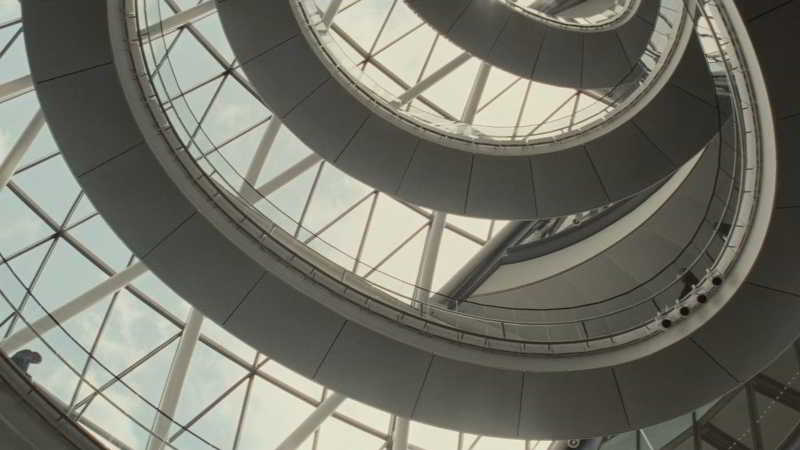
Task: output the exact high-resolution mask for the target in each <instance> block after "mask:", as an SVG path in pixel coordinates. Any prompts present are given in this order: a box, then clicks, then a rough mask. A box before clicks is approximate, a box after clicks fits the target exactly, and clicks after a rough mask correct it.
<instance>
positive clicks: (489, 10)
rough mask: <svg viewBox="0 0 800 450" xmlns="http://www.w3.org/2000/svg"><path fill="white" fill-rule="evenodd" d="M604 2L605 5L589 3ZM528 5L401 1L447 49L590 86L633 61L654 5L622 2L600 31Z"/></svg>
mask: <svg viewBox="0 0 800 450" xmlns="http://www.w3.org/2000/svg"><path fill="white" fill-rule="evenodd" d="M589 1H590V2H596V3H605V4H608V3H609V2H608V1H607V0H589ZM526 2H527V3H532V2H531V1H529V0H518V1H516V2H513V0H455V1H446V2H443V1H438V0H406V4H408V6H409V7H410V8H411V9H412V10H414V11H415V12H416V13H417V15H419V16H420V18H422V20H424V21H425V22H426V23H427V24H428V25H430V26H431V27H433V28H434V29H435V30H436V31H438V32H439V33H440V34H442V35H443V36H445V37H447V38H448V39H450V40H451V41H452V42H453V43H454V44H456V45H458V46H459V47H461V48H463V49H464V50H465V51H467V52H469V53H471V54H472V55H474V56H476V57H478V58H480V59H482V60H484V61H486V62H487V63H489V64H491V65H493V66H495V67H498V68H500V69H503V70H505V71H507V72H510V73H512V74H514V75H517V76H520V77H523V78H529V79H533V80H535V81H539V82H542V83H547V84H552V85H556V86H563V87H570V88H577V89H597V88H611V87H614V86H616V85H617V84H619V83H620V82H621V81H622V80H623V79H624V78H625V77H626V76H627V75H628V73H629V72H630V71H631V70H633V69H634V68H635V67H636V65H637V64H638V63H639V60H641V58H642V56H643V55H644V52H645V50H646V49H647V46H648V44H649V43H650V40H651V37H652V34H653V32H654V30H655V27H656V19H657V16H658V12H659V9H660V8H661V3H662V2H661V0H641V1H629V2H627V3H628V8H630V9H632V10H631V11H627V10H626V11H625V12H624V13H622V14H621V15H620V18H619V19H618V20H617V21H615V22H612V23H611V24H607V25H603V26H589V25H573V26H568V25H565V24H564V23H561V22H559V21H558V20H556V19H555V18H548V17H546V16H545V15H542V16H537V14H536V13H534V12H532V11H531V10H526V8H525V6H524V5H525V4H526Z"/></svg>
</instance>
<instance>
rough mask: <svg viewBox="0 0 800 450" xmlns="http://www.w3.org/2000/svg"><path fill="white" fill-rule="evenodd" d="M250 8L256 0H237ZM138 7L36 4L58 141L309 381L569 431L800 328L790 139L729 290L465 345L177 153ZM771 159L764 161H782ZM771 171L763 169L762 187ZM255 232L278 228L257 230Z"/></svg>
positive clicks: (86, 179) (609, 422) (486, 426)
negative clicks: (156, 113)
mask: <svg viewBox="0 0 800 450" xmlns="http://www.w3.org/2000/svg"><path fill="white" fill-rule="evenodd" d="M260 3H262V4H267V3H269V4H278V3H281V2H260ZM241 4H247V3H245V2H239V1H233V0H232V1H228V2H225V3H224V5H226V8H227V7H229V6H231V5H241ZM108 5H111V6H112V7H110V8H107V6H108ZM220 6H223V4H220ZM129 12H130V11H127V10H125V9H124V8H123V4H122V3H121V2H120V1H108V2H99V1H96V0H73V1H70V2H57V1H55V2H54V1H49V0H27V1H26V2H24V3H23V19H24V22H25V23H24V25H25V30H26V32H25V39H26V45H27V48H28V52H29V57H30V65H31V69H32V74H33V78H34V80H35V83H36V88H37V94H38V95H39V98H40V102H41V105H42V110H43V111H44V114H45V116H46V118H47V120H48V123H49V125H50V128H51V130H52V133H53V136H54V138H55V139H56V142H57V143H58V144H59V147H60V148H61V150H62V152H63V155H64V157H65V159H66V160H67V161H68V163H69V164H70V167H71V169H72V170H73V172H74V173H75V174H76V176H77V178H78V180H79V182H80V183H81V185H82V186H83V187H84V189H85V190H86V192H87V195H88V196H89V197H90V199H91V200H92V202H93V203H94V205H95V206H96V208H97V210H98V211H100V212H101V214H102V215H103V217H104V218H105V220H106V221H108V223H109V224H110V225H111V226H112V228H114V230H115V231H116V232H117V233H118V234H119V236H120V237H121V238H122V239H123V240H124V241H125V242H126V243H127V245H128V246H129V247H130V248H131V249H132V250H133V251H134V252H135V253H136V254H137V255H138V256H139V257H140V258H141V259H142V260H143V261H144V262H145V263H146V264H147V265H148V267H149V268H150V269H151V270H152V271H153V272H155V273H156V274H157V275H158V276H159V277H160V278H161V279H163V280H164V281H165V282H166V283H167V284H169V285H170V286H171V287H172V288H173V289H174V290H175V291H176V292H177V293H178V294H180V295H181V296H182V297H183V298H185V299H186V300H187V301H189V302H191V303H192V304H194V305H195V306H196V307H197V308H199V309H200V310H201V311H203V313H204V314H206V315H207V316H208V317H209V318H211V319H212V320H214V321H216V322H217V323H219V324H221V325H223V326H224V327H225V328H226V329H227V330H229V331H230V332H232V333H234V334H235V335H237V336H238V337H240V338H241V339H243V340H245V341H246V342H248V343H250V344H251V345H253V346H254V347H255V348H257V349H259V350H260V351H262V352H264V353H265V354H268V355H270V356H271V357H272V358H274V359H275V360H277V361H279V362H280V363H282V364H284V365H286V366H287V367H289V368H290V369H292V370H294V371H296V372H298V373H300V374H303V375H305V376H307V377H309V378H312V379H314V380H315V381H317V382H319V383H322V384H324V385H326V386H329V387H330V388H332V389H334V390H336V391H338V392H341V393H344V394H346V395H348V396H351V397H353V398H355V399H357V400H360V401H363V402H366V403H368V404H371V405H374V406H376V407H379V408H382V409H384V410H387V411H390V412H391V413H394V414H397V415H400V416H403V417H410V418H413V419H415V420H420V421H423V422H427V423H432V424H436V425H439V426H444V427H450V428H456V429H460V430H463V431H465V432H471V433H478V434H488V435H498V436H519V437H526V438H544V439H546V438H556V439H564V438H575V437H586V436H597V435H604V434H610V433H615V432H620V431H624V430H629V429H633V428H637V427H643V426H647V425H650V424H654V423H658V422H661V421H664V420H667V419H669V418H672V417H674V416H676V415H678V414H681V413H683V412H685V411H687V410H689V409H692V408H694V407H696V406H697V405H698V404H699V403H703V402H707V401H710V400H712V399H713V398H716V397H718V396H719V395H720V394H722V393H724V392H726V391H728V390H730V389H732V388H734V387H735V386H736V385H738V384H740V383H742V382H744V381H745V380H747V379H748V378H749V377H750V376H752V375H753V374H755V373H756V372H757V371H758V370H759V369H761V368H762V367H764V366H765V365H766V364H767V363H768V362H769V361H770V360H772V359H773V358H774V357H775V356H776V355H778V354H779V352H780V351H781V350H783V348H785V347H786V346H787V345H788V344H789V343H791V342H792V340H793V339H794V338H795V337H796V336H797V333H798V331H797V326H796V324H797V323H798V320H800V302H798V299H797V297H798V295H800V286H798V279H797V277H795V276H794V273H795V272H796V271H794V270H791V269H792V268H793V267H796V266H797V262H798V258H797V255H798V254H800V241H798V240H796V239H794V236H795V234H796V230H797V228H798V225H800V214H798V213H797V211H798V210H796V209H794V208H792V207H791V206H792V205H795V206H796V205H797V204H798V202H797V192H800V189H797V186H796V184H795V183H797V182H798V181H797V180H798V179H800V176H797V175H800V174H796V173H794V171H797V170H798V167H800V166H798V165H797V164H791V162H792V159H791V158H793V156H791V155H793V154H794V153H791V152H789V151H788V149H786V150H783V149H781V150H780V151H779V158H780V159H779V161H778V162H779V164H780V167H781V168H782V170H784V171H785V172H783V173H782V176H783V175H785V177H784V178H781V183H780V184H779V185H778V188H779V191H778V193H777V198H778V205H779V206H782V207H784V208H779V209H776V210H775V212H774V216H773V218H772V224H771V226H770V228H769V230H768V236H767V239H766V245H765V246H764V248H763V249H761V246H760V244H761V238H762V237H763V236H764V235H766V234H767V228H766V220H765V219H764V218H763V216H764V211H766V215H768V214H769V213H770V212H772V211H771V209H770V208H771V206H772V194H773V193H772V192H771V191H770V190H769V189H767V190H766V191H765V192H764V193H763V195H762V198H763V202H762V203H763V204H762V205H761V206H759V208H760V214H759V218H760V222H759V225H758V226H757V227H755V228H758V230H756V231H754V232H753V237H752V238H751V239H750V240H748V244H747V248H746V249H744V250H743V252H744V253H745V255H744V256H743V257H742V260H743V261H744V262H743V263H742V264H741V268H740V269H739V270H737V271H734V272H733V273H732V275H731V277H729V279H726V280H725V282H724V283H723V284H722V286H720V287H719V290H718V291H717V292H716V294H715V297H718V298H712V299H711V300H710V301H709V303H708V304H707V305H705V307H704V308H702V309H701V312H699V313H697V314H692V316H690V318H688V319H687V320H685V321H682V322H681V323H680V324H677V325H676V326H675V327H673V328H672V329H670V330H669V332H665V333H661V334H659V335H657V336H654V337H652V338H650V339H648V340H646V341H643V342H642V343H640V344H637V345H631V346H627V347H624V348H615V349H608V350H607V351H604V352H597V353H593V354H591V355H586V356H580V355H577V356H574V355H573V356H565V357H563V358H554V357H553V356H552V355H533V354H522V353H519V352H514V351H510V350H502V349H499V348H495V349H490V348H485V347H480V346H478V345H467V344H464V343H458V342H456V341H455V340H453V339H447V338H444V337H442V336H439V335H435V334H432V333H431V332H430V331H423V329H422V328H419V327H416V323H417V322H421V320H419V319H418V318H415V317H414V316H413V315H412V314H411V312H412V311H409V310H403V309H402V308H403V306H402V305H394V306H392V305H391V304H390V300H385V301H384V300H381V301H383V302H384V303H381V302H379V301H377V300H375V299H377V298H380V295H379V293H376V292H373V291H374V289H373V291H370V290H369V289H368V288H367V287H363V288H360V287H358V286H360V285H363V284H365V283H364V282H363V281H361V282H360V283H361V284H359V279H358V278H357V277H355V276H354V275H353V274H351V273H349V272H347V271H345V270H344V269H341V268H337V267H335V266H333V265H332V264H331V263H327V265H326V262H325V261H324V260H322V258H321V257H320V256H319V255H317V256H316V259H314V258H315V257H314V255H313V252H312V251H311V250H310V249H307V248H305V247H303V246H301V245H300V244H298V243H296V242H294V241H292V240H291V238H290V237H288V236H287V237H282V236H281V233H280V231H279V230H278V229H277V228H275V227H274V226H272V227H271V224H269V223H263V222H265V220H264V219H263V218H261V219H260V220H261V221H262V223H258V222H257V220H259V219H258V218H252V219H250V218H249V217H247V214H248V212H247V211H246V210H236V209H234V208H232V207H230V205H231V203H225V202H224V201H223V200H225V198H224V197H225V196H216V197H210V196H208V195H206V191H205V190H204V189H206V188H208V185H207V184H208V183H207V182H205V181H203V180H204V179H203V178H202V173H200V172H199V171H198V172H196V173H189V172H188V170H187V169H186V168H185V167H184V166H183V165H182V164H181V163H180V162H179V161H182V160H183V159H185V158H187V155H186V154H184V153H182V152H173V151H172V149H171V148H170V147H169V146H168V144H167V142H166V141H165V135H164V134H162V133H167V132H168V131H169V129H170V127H169V125H168V124H163V123H160V122H156V121H155V120H153V116H152V115H150V112H149V110H147V105H145V104H144V102H145V101H147V99H148V95H149V94H150V93H144V94H145V95H142V94H143V92H142V91H141V86H140V85H139V84H138V80H137V79H135V78H134V77H135V76H136V74H137V71H136V70H134V68H133V66H132V56H133V55H132V54H131V53H130V50H131V49H130V47H129V46H128V43H126V42H125V40H124V39H122V37H123V36H124V34H125V33H124V31H123V30H122V29H123V28H124V23H125V22H124V20H125V18H126V17H128V16H127V14H128V13H129ZM269 17H270V16H265V19H266V18H269ZM293 23H294V22H292V23H287V22H276V23H274V24H270V23H262V24H261V25H262V26H261V28H269V27H270V26H272V25H274V26H283V27H286V26H294V25H293ZM109 24H110V25H111V28H109ZM786 25H787V27H789V28H792V27H793V23H792V22H788V23H787V24H786ZM787 32H788V31H787ZM110 35H111V36H112V37H110ZM64 36H69V37H70V39H64ZM291 42H292V40H291V39H290V40H289V41H287V45H290V43H291ZM111 43H114V46H115V47H114V48H113V49H112V45H111ZM304 48H306V49H307V47H303V46H299V47H293V49H292V50H291V51H296V52H298V53H297V55H298V56H297V59H296V61H303V58H302V57H301V55H303V49H304ZM766 52H767V53H766V54H767V55H769V54H770V53H769V50H768V49H767V50H766ZM784 61H785V60H782V61H780V63H781V64H783V63H784ZM294 74H295V76H296V77H298V78H302V75H304V74H308V72H303V71H295V72H294ZM252 75H253V74H251V76H252ZM264 75H266V73H264ZM329 84H332V83H328V85H329ZM676 89H677V88H676ZM286 91H287V92H289V91H291V89H289V85H287V87H286ZM797 104H798V103H794V105H793V107H796V105H797ZM76 110H80V111H81V114H75V111H76ZM327 111H329V112H330V110H327ZM680 112H681V114H684V113H686V111H683V110H681V111H680ZM339 116H342V117H346V114H345V113H344V111H342V112H340V114H339ZM157 123H159V124H160V125H156V124H157ZM796 129H797V128H796V127H795V128H788V129H787V131H788V130H796ZM703 143H705V141H704V142H703ZM696 150H697V149H694V150H690V149H685V150H684V151H685V152H687V153H691V154H695V153H696ZM772 150H774V149H772ZM772 156H774V155H772ZM770 157H771V156H768V157H767V158H766V159H767V160H768V161H767V164H768V169H767V170H770V169H769V168H770V167H771V168H772V169H771V170H774V162H775V161H773V160H771V159H770ZM686 159H688V156H687V158H686ZM773 159H774V158H773ZM770 164H772V165H770ZM767 175H774V173H772V174H769V173H768V174H767ZM773 179H774V177H770V176H766V177H765V180H767V181H766V184H770V183H772V182H773ZM770 186H771V184H770ZM212 187H213V186H212ZM561 194H563V192H562V193H561ZM787 206H789V207H787ZM251 228H256V230H273V231H271V232H269V233H265V232H261V234H259V235H258V236H259V237H258V238H256V237H255V234H253V232H251V231H250V230H251ZM759 250H761V252H760V255H758V260H757V262H756V263H755V266H754V268H753V270H752V273H751V272H750V270H749V268H750V267H749V264H750V262H752V260H753V259H755V257H756V254H758V253H759ZM740 283H742V284H741V289H739V287H740ZM369 296H373V297H372V299H371V298H370V297H369ZM397 303H399V302H397ZM375 304H380V305H381V307H382V308H385V309H387V310H388V309H391V311H392V312H393V314H394V316H393V317H394V319H390V318H389V316H388V315H379V314H378V313H376V312H375V311H373V310H370V309H369V308H370V306H369V305H375ZM401 318H403V321H402V322H401V320H400V319H401ZM434 325H435V324H433V323H431V324H429V326H430V327H431V328H432V327H433V326H434ZM428 330H429V329H428Z"/></svg>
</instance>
